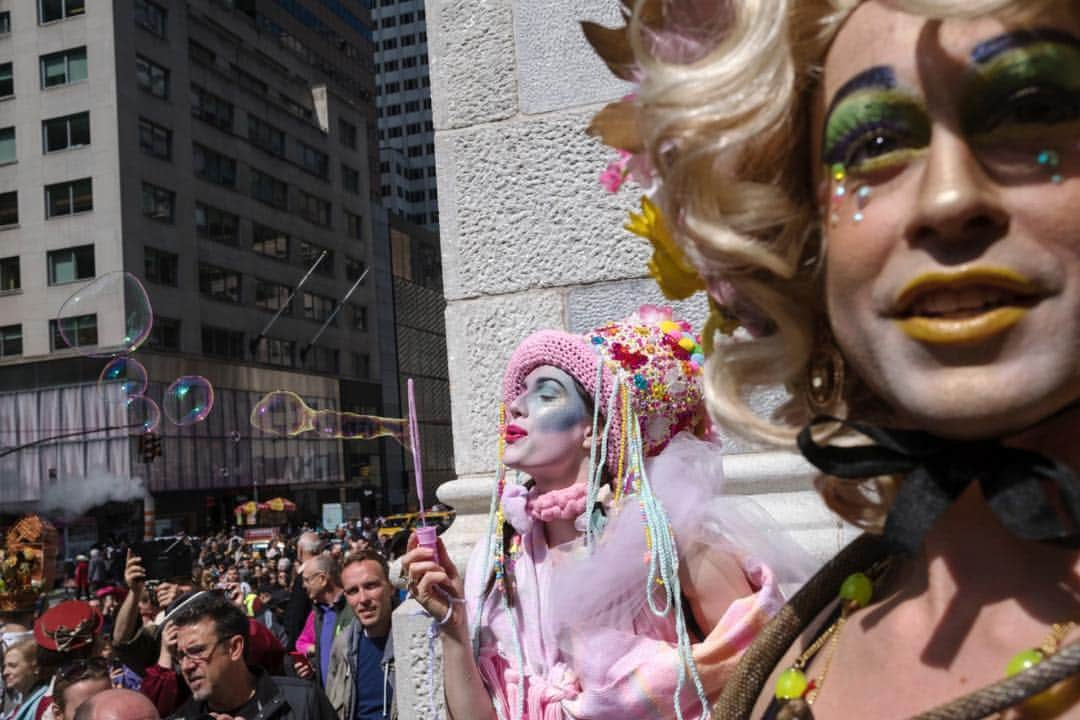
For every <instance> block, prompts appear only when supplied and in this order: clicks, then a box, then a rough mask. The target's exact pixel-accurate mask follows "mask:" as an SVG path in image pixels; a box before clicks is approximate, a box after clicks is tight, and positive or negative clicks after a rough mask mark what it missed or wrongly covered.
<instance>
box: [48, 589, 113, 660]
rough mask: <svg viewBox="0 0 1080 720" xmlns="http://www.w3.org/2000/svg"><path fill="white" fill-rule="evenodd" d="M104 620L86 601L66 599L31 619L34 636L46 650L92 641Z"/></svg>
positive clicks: (73, 647) (67, 648) (66, 649)
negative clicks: (33, 619)
mask: <svg viewBox="0 0 1080 720" xmlns="http://www.w3.org/2000/svg"><path fill="white" fill-rule="evenodd" d="M104 621H105V619H104V618H103V617H102V616H101V613H99V612H98V611H97V610H95V609H94V608H92V607H90V604H89V603H86V602H83V601H82V600H66V601H64V602H62V603H60V604H59V605H56V606H54V607H51V608H49V609H48V610H46V611H45V612H44V613H43V614H42V616H41V617H39V618H38V619H37V620H36V621H34V640H36V641H37V644H38V645H39V646H41V647H43V648H45V649H46V650H56V651H57V652H70V651H72V650H78V649H80V648H84V647H87V646H88V645H91V644H93V642H94V638H96V637H97V634H98V633H99V632H101V625H102V623H103V622H104Z"/></svg>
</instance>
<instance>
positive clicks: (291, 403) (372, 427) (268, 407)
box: [251, 390, 408, 447]
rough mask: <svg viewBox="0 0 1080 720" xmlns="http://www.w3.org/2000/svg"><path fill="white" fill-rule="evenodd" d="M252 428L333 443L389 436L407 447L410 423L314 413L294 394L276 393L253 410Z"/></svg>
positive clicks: (285, 435) (366, 416)
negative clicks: (311, 434) (311, 435)
mask: <svg viewBox="0 0 1080 720" xmlns="http://www.w3.org/2000/svg"><path fill="white" fill-rule="evenodd" d="M251 425H252V426H253V427H255V428H256V429H258V430H261V431H263V432H265V433H269V434H271V435H280V436H283V437H296V436H297V435H301V434H303V433H306V432H315V433H317V434H318V435H320V436H321V437H323V438H326V439H328V440H329V439H334V440H373V439H375V438H380V437H390V438H393V439H395V440H397V441H398V442H399V443H401V444H402V446H403V447H408V440H407V438H408V421H407V420H405V419H403V418H384V417H377V416H375V415H360V414H359V413H352V412H339V411H337V410H313V409H312V408H311V407H309V406H308V404H307V403H305V402H304V399H303V398H301V397H300V396H299V395H297V394H296V393H294V392H290V391H288V390H275V391H273V392H271V393H267V394H266V395H264V396H263V397H262V398H261V399H260V400H259V402H257V403H255V407H254V408H252V410H251Z"/></svg>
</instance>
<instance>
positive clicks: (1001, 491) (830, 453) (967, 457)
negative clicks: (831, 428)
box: [798, 415, 1080, 555]
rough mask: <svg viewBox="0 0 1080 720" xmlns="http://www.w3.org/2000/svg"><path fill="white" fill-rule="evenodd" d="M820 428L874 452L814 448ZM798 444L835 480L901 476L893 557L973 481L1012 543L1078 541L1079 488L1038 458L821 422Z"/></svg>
mask: <svg viewBox="0 0 1080 720" xmlns="http://www.w3.org/2000/svg"><path fill="white" fill-rule="evenodd" d="M825 423H839V424H841V425H844V426H845V427H848V428H850V429H852V430H855V431H856V432H858V433H861V434H862V435H865V436H866V437H868V438H869V439H871V440H873V441H874V442H875V443H876V444H874V445H858V446H854V447H837V446H834V445H818V444H817V443H816V442H814V438H813V435H812V434H811V431H812V430H813V428H814V427H815V426H817V425H822V424H825ZM798 444H799V450H800V451H801V452H802V454H803V456H804V457H805V458H806V459H807V460H808V461H810V463H811V464H813V465H814V466H815V467H817V468H818V469H819V470H821V471H822V472H824V473H826V474H828V475H833V476H835V477H838V478H844V479H849V480H854V479H863V478H871V477H876V476H880V475H898V474H902V475H904V476H905V477H904V481H903V482H902V483H901V484H900V489H899V491H898V493H897V496H896V500H895V502H894V503H893V506H892V509H891V510H890V511H889V517H888V519H887V520H886V521H885V539H886V540H887V541H888V542H889V543H890V545H892V546H893V548H894V549H895V550H896V551H898V552H902V553H906V554H908V555H914V554H915V553H917V552H918V551H919V548H920V547H922V542H923V538H924V537H925V536H926V533H927V532H928V531H929V530H930V528H931V527H932V526H933V524H934V523H935V522H936V521H937V519H938V518H939V517H941V514H942V513H944V512H945V510H946V509H948V507H949V505H951V504H952V503H953V502H954V501H955V500H956V499H957V498H958V497H960V495H961V494H962V493H963V492H964V490H965V489H967V487H968V486H969V485H970V484H971V483H972V482H975V481H977V482H978V483H979V484H980V486H981V487H982V492H983V496H984V497H985V498H986V501H987V503H989V505H990V509H991V510H993V512H994V514H995V515H996V516H997V518H998V520H1000V521H1001V523H1002V524H1003V525H1004V526H1005V527H1006V528H1007V529H1008V530H1009V532H1011V533H1012V534H1013V535H1015V536H1016V537H1019V538H1023V539H1026V540H1040V541H1052V542H1060V543H1063V544H1066V545H1070V546H1073V547H1075V546H1076V545H1077V542H1078V541H1080V487H1078V480H1077V478H1076V477H1075V476H1074V475H1073V473H1072V472H1071V471H1070V470H1069V468H1067V467H1065V466H1064V465H1062V464H1060V463H1057V462H1055V461H1053V460H1051V459H1049V458H1047V457H1045V456H1044V455H1040V454H1039V453H1037V452H1033V451H1031V450H1022V449H1019V448H1011V447H1005V446H1004V445H1002V444H1001V443H1000V442H999V441H998V440H974V441H962V440H949V439H946V438H941V437H937V436H936V435H931V434H930V433H926V432H921V431H917V430H894V429H890V428H881V427H877V426H875V425H869V424H867V423H859V422H851V421H844V420H839V419H837V418H834V417H829V416H825V415H822V416H818V417H816V418H814V419H813V420H812V421H810V424H809V425H807V426H806V427H805V428H803V429H802V431H801V432H800V433H799V437H798ZM1055 496H1056V497H1055Z"/></svg>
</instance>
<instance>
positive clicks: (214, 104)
mask: <svg viewBox="0 0 1080 720" xmlns="http://www.w3.org/2000/svg"><path fill="white" fill-rule="evenodd" d="M191 114H192V116H194V117H197V118H199V119H200V120H202V121H204V122H208V123H210V124H211V125H213V126H215V127H218V128H221V129H222V130H225V131H228V132H231V131H232V124H233V105H232V103H231V102H229V101H228V100H224V99H222V98H220V97H218V96H217V95H215V94H214V93H212V92H210V91H209V90H206V89H205V88H202V87H199V86H198V85H192V86H191Z"/></svg>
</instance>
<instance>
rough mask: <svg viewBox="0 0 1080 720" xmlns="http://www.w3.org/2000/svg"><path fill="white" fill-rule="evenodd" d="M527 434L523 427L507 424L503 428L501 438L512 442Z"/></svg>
mask: <svg viewBox="0 0 1080 720" xmlns="http://www.w3.org/2000/svg"><path fill="white" fill-rule="evenodd" d="M528 434H529V433H527V432H526V431H525V428H523V427H520V426H518V425H507V426H506V428H505V429H504V430H503V439H504V440H506V442H508V443H511V444H513V443H515V442H517V441H518V440H520V439H521V438H523V437H525V436H526V435H528Z"/></svg>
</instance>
